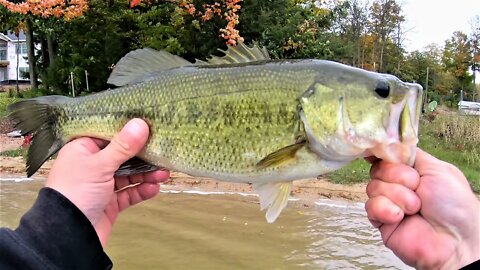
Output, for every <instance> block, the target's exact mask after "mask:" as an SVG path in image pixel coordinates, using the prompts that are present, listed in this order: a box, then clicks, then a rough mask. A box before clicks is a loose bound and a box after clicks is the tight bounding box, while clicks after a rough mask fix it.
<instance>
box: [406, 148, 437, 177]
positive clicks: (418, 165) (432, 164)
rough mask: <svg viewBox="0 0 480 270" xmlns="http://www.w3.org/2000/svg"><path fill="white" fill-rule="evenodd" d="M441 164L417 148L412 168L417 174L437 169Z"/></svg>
mask: <svg viewBox="0 0 480 270" xmlns="http://www.w3.org/2000/svg"><path fill="white" fill-rule="evenodd" d="M440 162H442V161H440V160H439V159H437V158H436V157H434V156H432V155H430V154H429V153H427V152H425V151H423V150H422V149H420V148H417V153H416V156H415V164H414V166H413V167H414V168H415V170H417V171H418V172H424V171H429V170H431V169H435V168H437V167H438V164H439V163H440Z"/></svg>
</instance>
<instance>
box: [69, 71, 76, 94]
mask: <svg viewBox="0 0 480 270" xmlns="http://www.w3.org/2000/svg"><path fill="white" fill-rule="evenodd" d="M70 81H71V82H72V96H73V97H75V84H74V82H73V72H70Z"/></svg>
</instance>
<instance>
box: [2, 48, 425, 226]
mask: <svg viewBox="0 0 480 270" xmlns="http://www.w3.org/2000/svg"><path fill="white" fill-rule="evenodd" d="M108 82H109V83H111V84H114V85H117V86H120V87H119V88H117V89H115V90H107V91H103V92H100V93H97V94H92V95H89V96H85V97H78V98H69V97H63V96H45V97H39V98H34V99H29V100H24V101H20V102H18V103H15V104H12V105H11V106H10V107H9V109H10V111H11V114H10V116H11V117H12V118H13V120H14V122H15V123H16V127H17V128H18V129H19V130H20V131H21V133H22V134H33V140H32V145H31V147H30V149H29V151H28V158H27V174H28V176H31V175H33V174H34V173H35V172H36V171H37V170H38V168H39V167H40V166H41V165H42V164H43V163H44V162H45V160H46V159H48V158H49V157H50V156H51V155H53V154H54V153H55V152H57V151H58V150H59V149H60V148H61V147H62V146H63V145H65V144H66V143H67V142H68V141H70V140H72V139H73V138H76V137H81V136H90V137H95V138H100V139H105V140H111V139H112V137H113V136H114V135H115V134H116V133H117V132H118V131H119V130H120V129H121V128H122V127H123V125H124V124H125V123H126V122H127V121H128V120H129V119H131V118H135V117H138V118H142V119H144V120H145V121H146V122H147V123H148V124H149V126H150V139H149V141H148V143H147V145H146V146H145V148H144V149H143V150H142V152H141V153H140V154H139V155H138V157H136V158H134V159H133V160H131V161H130V162H127V163H126V164H124V166H122V167H120V169H119V171H118V172H117V174H119V175H125V174H135V173H140V172H144V171H148V170H152V169H156V168H167V169H169V170H174V171H180V172H184V173H187V174H190V175H192V176H205V177H211V178H215V179H218V180H223V181H232V182H250V183H253V187H254V190H255V191H256V192H257V193H258V194H259V198H260V205H261V209H262V210H263V209H268V210H267V212H266V218H267V221H268V222H273V221H274V220H275V219H276V218H277V217H278V215H279V214H280V212H281V211H282V209H283V208H284V207H285V206H286V204H287V199H288V196H289V194H290V191H291V183H292V181H293V180H296V179H302V178H310V177H316V176H318V175H321V174H324V173H327V172H330V171H333V170H337V169H339V168H341V167H342V166H344V165H346V164H347V163H349V162H350V161H352V160H354V159H357V158H361V157H365V156H371V155H375V156H377V157H378V158H380V159H384V160H388V161H391V162H396V163H399V162H401V163H406V164H413V161H414V158H415V147H416V144H417V141H418V140H417V134H418V122H419V115H420V110H421V99H422V88H421V86H419V85H418V84H411V83H404V82H402V81H400V80H399V79H397V78H396V77H394V76H391V75H386V74H378V73H374V72H369V71H365V70H361V69H358V68H353V67H349V66H346V65H342V64H339V63H335V62H330V61H322V60H271V59H270V57H269V56H268V53H267V52H266V50H265V48H259V47H258V46H257V45H255V46H253V48H250V47H247V46H246V45H244V44H240V45H238V46H237V47H234V48H233V47H230V48H229V49H228V50H227V51H226V52H225V56H224V57H215V56H214V57H211V58H210V59H209V60H208V61H206V62H203V61H198V60H197V61H196V62H195V63H191V62H188V61H186V60H184V59H183V58H180V57H178V56H174V55H172V54H169V53H167V52H165V51H155V50H152V49H140V50H135V51H133V52H130V53H129V54H127V55H126V56H125V57H124V58H122V59H121V60H120V61H119V63H118V64H117V65H116V67H115V69H114V70H113V72H112V74H111V76H110V78H109V81H108Z"/></svg>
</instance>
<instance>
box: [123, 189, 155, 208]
mask: <svg viewBox="0 0 480 270" xmlns="http://www.w3.org/2000/svg"><path fill="white" fill-rule="evenodd" d="M159 191H160V185H159V184H156V183H142V184H140V185H137V186H133V187H129V188H126V189H124V190H122V191H119V192H118V193H117V203H118V210H119V211H123V210H125V209H127V208H128V207H130V206H132V205H134V204H137V203H140V202H143V201H145V200H148V199H150V198H153V197H154V196H155V195H157V194H158V192H159Z"/></svg>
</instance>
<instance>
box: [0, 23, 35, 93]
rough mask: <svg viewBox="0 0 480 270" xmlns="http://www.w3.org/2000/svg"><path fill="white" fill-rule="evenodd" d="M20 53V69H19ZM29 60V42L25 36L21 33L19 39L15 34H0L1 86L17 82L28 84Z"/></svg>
mask: <svg viewBox="0 0 480 270" xmlns="http://www.w3.org/2000/svg"><path fill="white" fill-rule="evenodd" d="M17 53H18V69H17ZM26 58H27V42H26V38H25V34H24V33H23V31H20V35H19V37H17V36H16V35H15V33H13V32H8V33H7V34H2V33H0V84H9V83H13V82H15V81H16V80H17V71H18V72H19V74H18V80H20V81H23V82H26V81H29V79H30V78H29V77H28V75H27V74H26V72H28V60H26Z"/></svg>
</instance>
